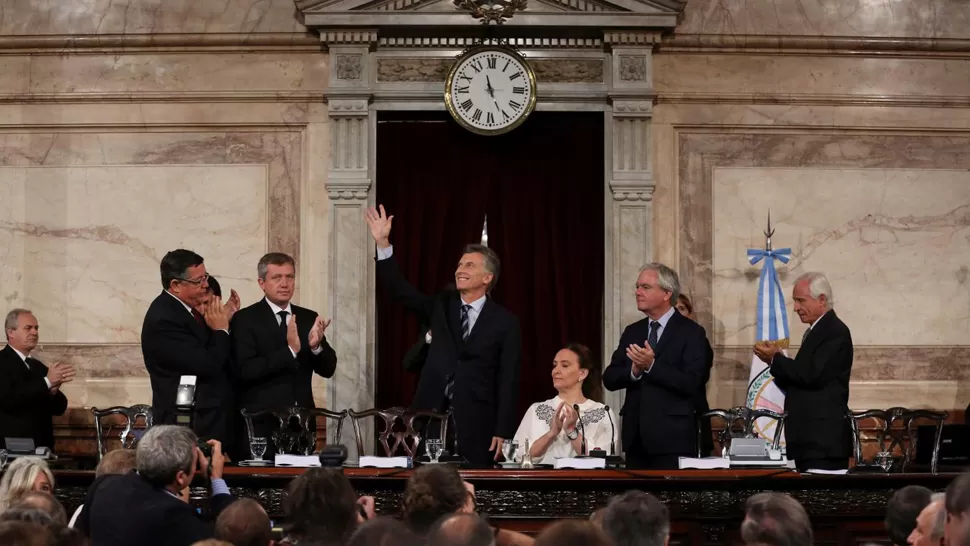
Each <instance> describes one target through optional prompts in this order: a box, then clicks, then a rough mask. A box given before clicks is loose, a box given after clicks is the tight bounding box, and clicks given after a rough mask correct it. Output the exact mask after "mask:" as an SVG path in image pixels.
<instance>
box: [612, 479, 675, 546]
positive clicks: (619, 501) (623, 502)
mask: <svg viewBox="0 0 970 546" xmlns="http://www.w3.org/2000/svg"><path fill="white" fill-rule="evenodd" d="M601 526H602V528H603V531H604V532H605V533H606V534H607V535H609V537H610V540H611V541H612V542H613V546H664V544H665V543H666V542H667V537H668V535H669V534H670V513H669V512H668V511H667V507H666V506H665V505H664V504H663V503H662V502H660V501H659V500H657V498H656V497H654V496H653V495H651V494H649V493H644V492H643V491H628V492H626V493H624V494H622V495H619V496H617V497H613V498H612V499H611V500H610V503H609V504H607V505H606V508H603V514H602V516H601Z"/></svg>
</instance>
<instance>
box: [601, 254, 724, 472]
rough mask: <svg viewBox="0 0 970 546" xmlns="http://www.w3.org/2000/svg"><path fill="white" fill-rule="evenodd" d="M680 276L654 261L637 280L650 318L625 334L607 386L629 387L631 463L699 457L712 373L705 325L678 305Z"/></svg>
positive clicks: (668, 463)
mask: <svg viewBox="0 0 970 546" xmlns="http://www.w3.org/2000/svg"><path fill="white" fill-rule="evenodd" d="M679 293H680V282H679V280H678V279H677V273H676V272H674V271H673V270H672V269H670V268H669V267H667V266H666V265H663V264H659V263H652V264H647V265H645V266H643V267H642V268H641V269H640V276H639V277H638V278H637V284H636V298H637V309H639V310H640V311H641V312H642V313H644V314H645V315H647V317H646V318H644V319H643V320H640V321H638V322H635V323H633V324H631V325H630V326H628V327H627V328H626V330H624V331H623V335H621V336H620V343H619V345H618V346H617V348H616V351H614V353H613V358H612V360H611V361H610V365H609V366H608V367H607V368H606V371H604V372H603V384H604V385H605V386H606V388H607V389H609V390H611V391H615V390H619V389H626V401H625V402H624V404H623V411H622V413H621V415H623V449H624V451H626V458H627V465H628V466H630V467H633V468H654V469H675V468H677V467H678V457H681V456H684V457H696V456H697V415H698V413H699V411H700V410H701V409H702V408H701V407H699V406H700V405H701V403H702V400H706V396H705V397H702V396H701V393H703V392H704V389H705V388H706V385H707V380H708V379H709V378H710V375H711V358H710V353H709V351H708V343H707V336H706V334H705V333H704V328H703V327H702V326H700V325H699V324H697V323H696V322H694V321H692V320H690V319H689V318H687V317H684V316H683V315H681V314H680V313H678V312H677V310H676V309H674V307H673V305H674V303H675V302H676V301H677V294H679Z"/></svg>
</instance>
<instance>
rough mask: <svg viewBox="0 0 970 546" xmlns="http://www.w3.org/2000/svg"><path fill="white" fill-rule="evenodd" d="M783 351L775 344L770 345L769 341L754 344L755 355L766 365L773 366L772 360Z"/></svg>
mask: <svg viewBox="0 0 970 546" xmlns="http://www.w3.org/2000/svg"><path fill="white" fill-rule="evenodd" d="M779 351H781V349H779V348H778V346H777V345H775V344H774V343H768V342H767V341H759V342H757V343H755V344H754V354H755V355H757V357H758V358H759V359H761V361H762V362H764V363H765V364H769V365H770V364H771V362H772V360H774V358H775V354H777V353H778V352H779Z"/></svg>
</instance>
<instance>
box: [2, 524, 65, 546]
mask: <svg viewBox="0 0 970 546" xmlns="http://www.w3.org/2000/svg"><path fill="white" fill-rule="evenodd" d="M0 544H3V546H57V538H56V537H55V536H54V532H53V531H51V530H50V529H48V528H47V527H45V526H43V525H40V524H37V523H29V522H26V521H4V522H2V523H0Z"/></svg>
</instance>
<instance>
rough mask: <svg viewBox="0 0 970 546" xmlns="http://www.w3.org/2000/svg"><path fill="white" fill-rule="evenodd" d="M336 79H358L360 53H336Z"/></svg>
mask: <svg viewBox="0 0 970 546" xmlns="http://www.w3.org/2000/svg"><path fill="white" fill-rule="evenodd" d="M336 62H337V79H338V80H359V79H360V65H361V58H360V55H337V61H336Z"/></svg>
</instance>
